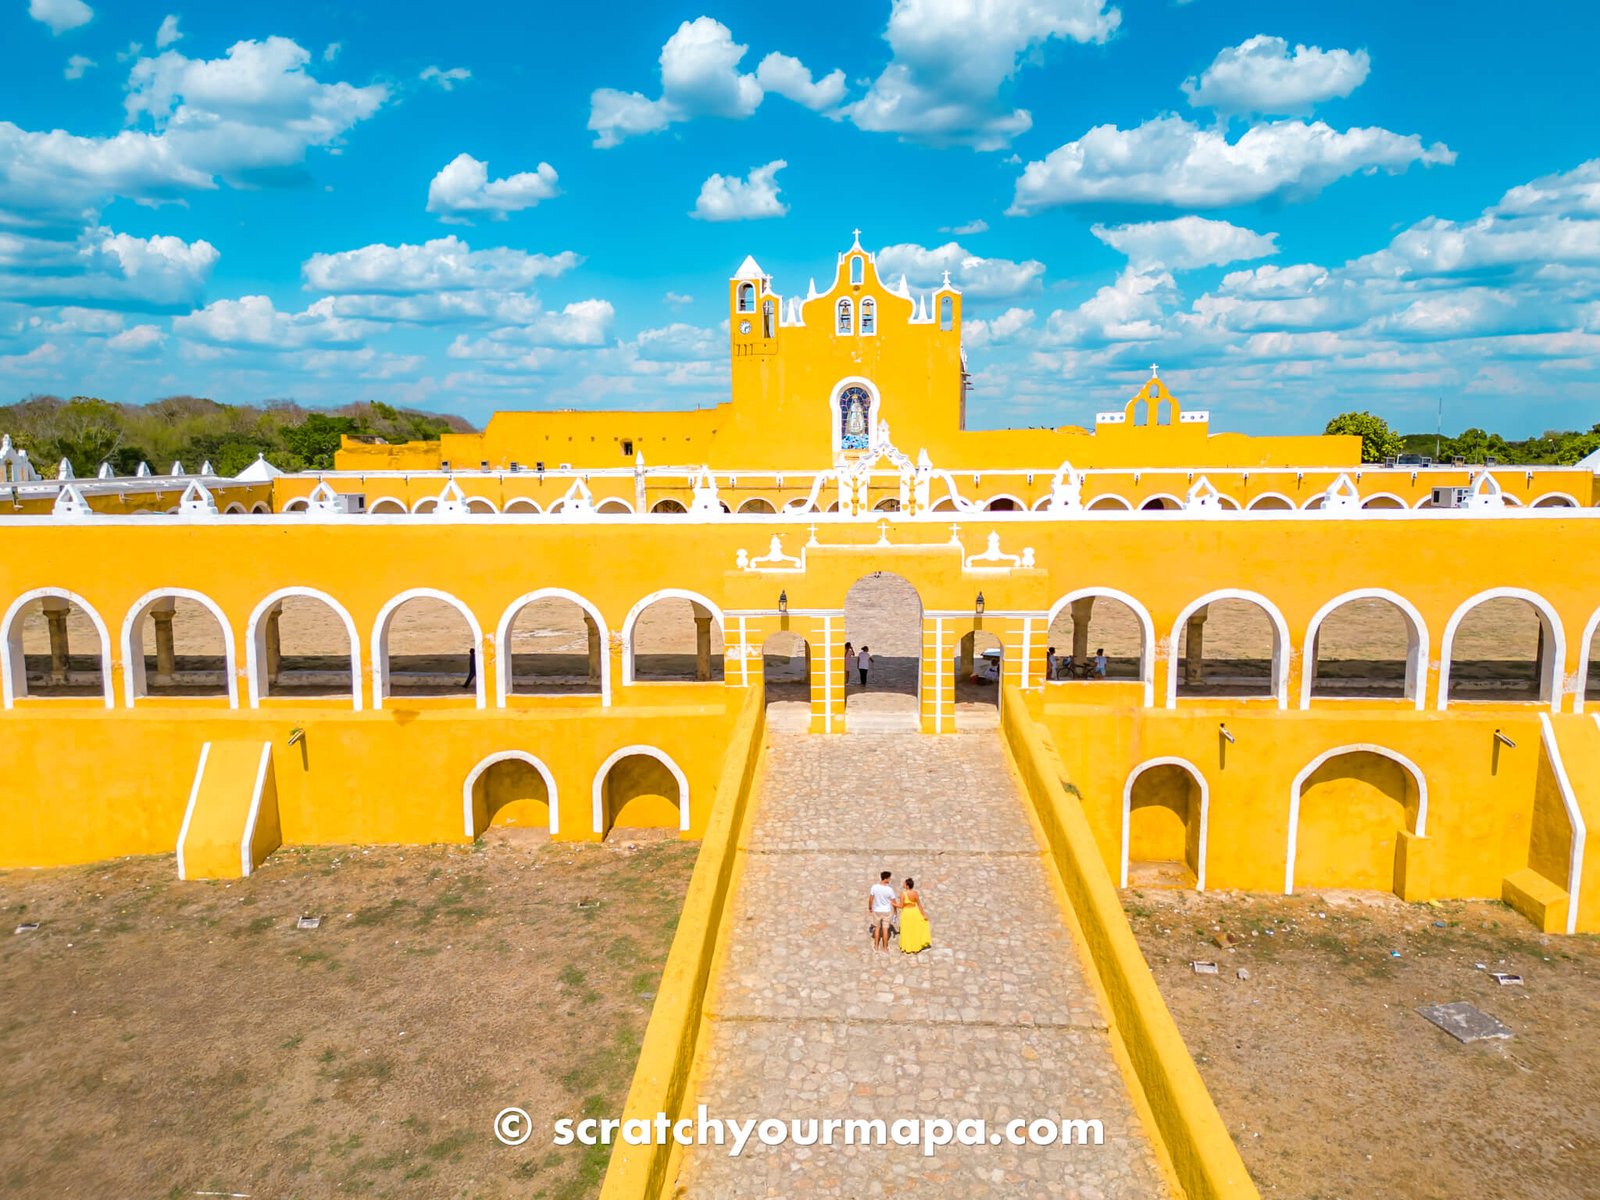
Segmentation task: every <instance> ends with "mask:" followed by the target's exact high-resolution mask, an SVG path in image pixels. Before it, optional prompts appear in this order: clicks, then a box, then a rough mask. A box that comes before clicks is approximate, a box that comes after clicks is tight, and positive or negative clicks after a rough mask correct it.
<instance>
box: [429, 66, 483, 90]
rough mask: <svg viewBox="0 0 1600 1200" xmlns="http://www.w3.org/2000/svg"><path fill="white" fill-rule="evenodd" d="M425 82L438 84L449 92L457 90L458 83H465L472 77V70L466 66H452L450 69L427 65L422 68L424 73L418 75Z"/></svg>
mask: <svg viewBox="0 0 1600 1200" xmlns="http://www.w3.org/2000/svg"><path fill="white" fill-rule="evenodd" d="M417 78H418V79H420V80H422V82H423V83H432V84H437V85H438V86H439V87H441V88H443V89H444V90H445V91H447V92H452V91H454V90H455V86H456V84H458V83H465V82H466V81H467V80H469V79H471V78H472V72H471V71H469V70H468V69H467V68H466V67H450V68H449V69H448V70H444V69H441V68H439V67H434V66H427V67H423V68H422V73H421V74H420V75H418V76H417Z"/></svg>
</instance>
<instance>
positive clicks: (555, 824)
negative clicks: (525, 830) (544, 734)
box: [461, 750, 561, 840]
mask: <svg viewBox="0 0 1600 1200" xmlns="http://www.w3.org/2000/svg"><path fill="white" fill-rule="evenodd" d="M503 762H525V763H527V764H528V765H529V766H530V767H532V768H533V769H534V770H535V771H537V772H539V777H540V778H541V779H543V780H544V788H545V792H546V794H547V795H548V796H549V797H550V836H551V837H555V836H556V834H558V833H560V832H561V805H560V804H559V803H558V802H557V796H556V780H555V776H554V775H552V774H550V768H549V767H547V766H545V765H544V764H543V763H542V762H540V761H539V760H538V759H537V758H535V757H534V756H533V755H531V754H529V753H528V752H527V751H526V750H502V751H500V753H498V754H491V755H489V757H488V758H486V759H484V760H483V761H482V762H480V763H479V764H478V765H477V766H475V767H473V768H472V770H471V771H469V772H468V773H467V781H466V782H465V783H463V784H462V785H461V826H462V831H463V832H464V833H465V834H466V835H467V837H468V839H469V840H470V839H472V838H475V837H477V836H478V835H479V834H480V833H482V832H483V830H482V829H476V828H474V827H473V826H474V824H475V822H474V821H473V819H472V789H473V787H474V786H476V784H477V782H478V778H479V776H481V775H482V774H483V773H484V772H485V771H487V770H488V769H489V768H490V767H492V766H494V765H495V763H503ZM484 828H488V821H487V814H485V824H484Z"/></svg>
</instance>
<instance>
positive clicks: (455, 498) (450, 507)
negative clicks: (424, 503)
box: [433, 479, 472, 517]
mask: <svg viewBox="0 0 1600 1200" xmlns="http://www.w3.org/2000/svg"><path fill="white" fill-rule="evenodd" d="M471 511H472V510H471V509H470V508H468V507H467V494H466V493H465V492H463V491H462V490H461V485H460V484H459V483H457V482H456V481H455V480H454V479H451V480H450V481H449V482H448V483H446V484H445V485H444V490H442V491H441V492H440V493H439V502H438V503H437V504H435V505H434V506H433V515H434V516H436V517H464V516H466V515H467V514H469V513H470V512H471Z"/></svg>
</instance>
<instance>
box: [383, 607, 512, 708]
mask: <svg viewBox="0 0 1600 1200" xmlns="http://www.w3.org/2000/svg"><path fill="white" fill-rule="evenodd" d="M407 600H442V601H444V603H446V604H448V605H449V606H450V607H451V608H453V609H455V610H456V611H457V612H459V613H460V614H461V615H462V616H463V617H465V618H466V619H467V628H468V629H469V630H471V631H472V648H473V649H474V650H476V651H477V652H478V654H477V663H478V707H479V708H486V707H488V697H487V694H486V691H485V688H486V682H485V676H487V675H488V673H489V670H488V668H489V664H488V663H486V662H485V661H484V652H483V650H484V646H483V629H482V627H480V626H479V624H478V618H477V617H476V616H474V615H473V612H472V609H470V608H469V607H467V605H466V603H465V602H463V601H462V600H461V599H460V598H459V597H456V596H452V595H451V594H450V593H449V592H443V591H440V590H439V589H438V588H410V589H409V590H407V591H404V592H401V593H400V594H399V595H398V596H395V597H393V598H392V599H390V601H389V602H388V603H387V604H385V605H384V606H383V607H382V608H380V609H379V610H378V619H377V620H376V621H374V622H373V623H372V707H373V708H374V709H375V710H376V709H380V708H382V707H383V702H384V700H385V699H387V698H388V692H389V620H390V618H392V617H393V616H394V613H395V610H396V609H398V608H399V607H400V606H401V605H402V604H404V603H405V602H406V601H407ZM495 665H496V669H497V670H498V668H499V664H498V663H497V664H495Z"/></svg>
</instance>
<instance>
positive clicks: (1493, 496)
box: [1461, 471, 1506, 509]
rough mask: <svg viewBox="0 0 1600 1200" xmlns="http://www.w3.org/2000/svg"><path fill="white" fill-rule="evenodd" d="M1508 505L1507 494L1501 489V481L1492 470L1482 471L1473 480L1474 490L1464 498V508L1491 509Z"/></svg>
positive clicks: (1462, 505) (1462, 504)
mask: <svg viewBox="0 0 1600 1200" xmlns="http://www.w3.org/2000/svg"><path fill="white" fill-rule="evenodd" d="M1505 506H1506V498H1505V494H1504V493H1503V492H1501V490H1500V481H1499V480H1498V479H1496V478H1495V477H1494V476H1493V475H1492V474H1491V473H1490V472H1488V471H1484V472H1481V473H1480V474H1479V475H1478V477H1477V478H1476V479H1474V480H1473V481H1472V490H1471V491H1469V492H1468V493H1467V495H1466V498H1465V499H1463V500H1462V502H1461V507H1462V508H1476V509H1491V508H1504V507H1505Z"/></svg>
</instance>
